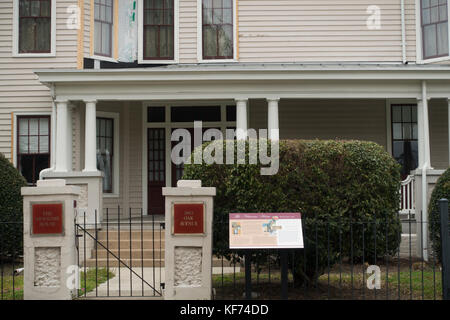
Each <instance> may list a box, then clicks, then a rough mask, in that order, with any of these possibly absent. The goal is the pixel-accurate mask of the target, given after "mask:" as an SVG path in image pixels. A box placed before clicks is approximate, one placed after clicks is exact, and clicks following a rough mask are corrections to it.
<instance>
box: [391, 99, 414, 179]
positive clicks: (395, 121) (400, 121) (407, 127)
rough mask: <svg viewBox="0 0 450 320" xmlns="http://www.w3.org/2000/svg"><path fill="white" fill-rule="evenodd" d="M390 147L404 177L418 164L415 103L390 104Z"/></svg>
mask: <svg viewBox="0 0 450 320" xmlns="http://www.w3.org/2000/svg"><path fill="white" fill-rule="evenodd" d="M392 149H393V150H392V154H393V156H394V158H395V160H397V162H398V163H399V164H400V165H401V166H402V169H401V174H402V179H405V178H406V177H407V176H408V175H409V173H410V172H411V170H414V169H416V168H417V166H418V132H417V106H416V105H392Z"/></svg>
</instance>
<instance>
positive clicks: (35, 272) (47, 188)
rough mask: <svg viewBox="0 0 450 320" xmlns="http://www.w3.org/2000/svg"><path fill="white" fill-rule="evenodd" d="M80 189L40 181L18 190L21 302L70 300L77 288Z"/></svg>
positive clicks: (55, 182)
mask: <svg viewBox="0 0 450 320" xmlns="http://www.w3.org/2000/svg"><path fill="white" fill-rule="evenodd" d="M79 194H80V188H79V187H75V186H66V183H65V181H64V180H40V181H38V182H37V186H36V187H24V188H22V195H23V245H24V280H23V281H24V284H23V286H24V299H25V300H70V299H72V298H73V297H74V296H75V293H76V288H77V287H78V283H76V282H77V281H79V280H78V270H77V261H76V248H75V225H74V218H75V213H74V211H75V205H76V200H77V199H78V196H79Z"/></svg>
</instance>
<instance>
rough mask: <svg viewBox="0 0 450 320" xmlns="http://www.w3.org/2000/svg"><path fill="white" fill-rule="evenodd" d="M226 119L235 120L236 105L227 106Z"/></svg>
mask: <svg viewBox="0 0 450 320" xmlns="http://www.w3.org/2000/svg"><path fill="white" fill-rule="evenodd" d="M227 121H236V106H227Z"/></svg>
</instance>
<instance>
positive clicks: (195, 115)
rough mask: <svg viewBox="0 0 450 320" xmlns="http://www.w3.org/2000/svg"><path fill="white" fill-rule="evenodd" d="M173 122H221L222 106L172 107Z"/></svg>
mask: <svg viewBox="0 0 450 320" xmlns="http://www.w3.org/2000/svg"><path fill="white" fill-rule="evenodd" d="M171 121H172V122H193V121H210V122H219V121H220V106H215V107H172V108H171Z"/></svg>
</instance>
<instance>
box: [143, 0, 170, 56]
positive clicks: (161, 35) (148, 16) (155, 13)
mask: <svg viewBox="0 0 450 320" xmlns="http://www.w3.org/2000/svg"><path fill="white" fill-rule="evenodd" d="M174 13H175V12H174V0H145V1H144V26H143V28H144V39H143V40H144V41H143V45H144V60H173V59H174V42H175V41H174V35H175V26H174Z"/></svg>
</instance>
